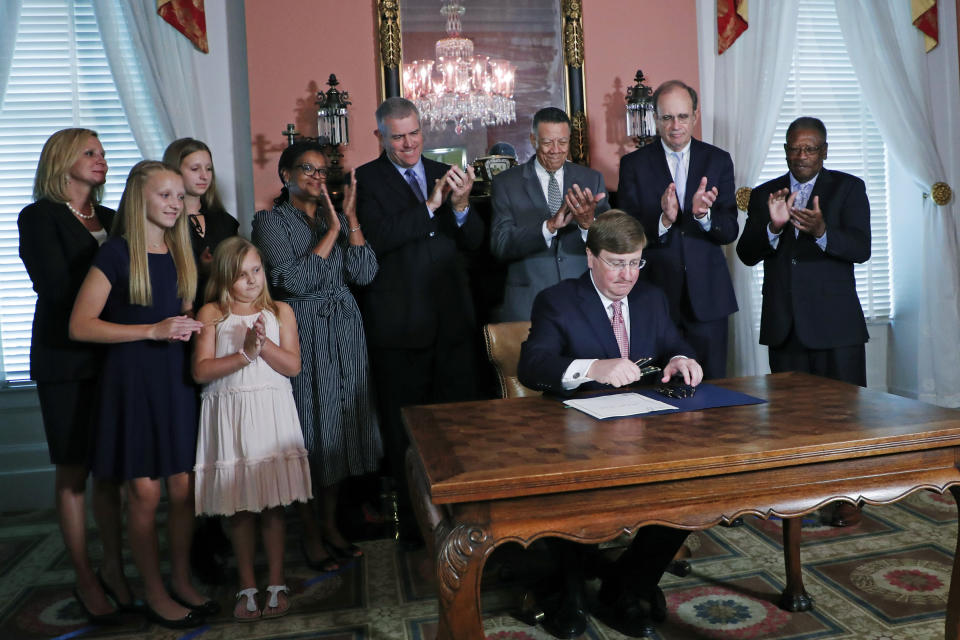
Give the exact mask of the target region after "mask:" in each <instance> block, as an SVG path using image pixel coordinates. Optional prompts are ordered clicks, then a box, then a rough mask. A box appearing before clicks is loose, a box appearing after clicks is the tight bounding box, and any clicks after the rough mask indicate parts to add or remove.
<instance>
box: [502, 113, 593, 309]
mask: <svg viewBox="0 0 960 640" xmlns="http://www.w3.org/2000/svg"><path fill="white" fill-rule="evenodd" d="M570 131H571V127H570V118H568V117H567V114H566V113H565V112H564V111H563V110H561V109H557V108H556V107H547V108H545V109H540V110H539V111H537V113H536V114H535V115H534V116H533V126H532V128H531V133H530V142H531V143H532V144H533V147H534V149H535V150H536V155H535V156H534V157H533V158H531V159H530V160H528V161H527V162H525V163H524V164H522V165H519V166H516V167H513V168H512V169H509V170H507V171H504V172H503V173H501V174H499V175H497V177H496V178H494V180H493V222H492V223H491V229H490V250H491V252H492V253H493V255H494V257H495V258H497V259H498V260H500V261H502V262H506V263H508V264H509V266H508V267H507V279H506V287H505V289H504V296H503V304H502V305H501V306H500V307H499V308H498V309H496V310H495V311H494V318H495V319H496V320H497V321H500V322H509V321H516V320H529V319H530V310H531V308H532V307H533V299H534V298H535V297H536V296H537V294H538V293H540V291H542V290H543V289H545V288H547V287H549V286H550V285H554V284H556V283H558V282H560V281H561V280H563V279H565V278H576V277H578V276H579V275H580V274H582V273H583V272H584V271H586V268H587V262H586V254H585V252H584V248H585V246H586V245H585V244H584V242H585V240H586V237H587V230H588V229H589V228H590V225H591V224H592V223H593V219H594V217H595V216H596V215H597V214H599V213H603V212H604V211H606V210H607V209H609V208H610V205H609V204H608V203H607V198H606V188H605V187H604V184H603V176H602V175H601V174H600V173H599V172H598V171H594V170H593V169H589V168H587V167H583V166H581V165H578V164H574V163H573V162H568V161H567V155H568V153H569V151H570Z"/></svg>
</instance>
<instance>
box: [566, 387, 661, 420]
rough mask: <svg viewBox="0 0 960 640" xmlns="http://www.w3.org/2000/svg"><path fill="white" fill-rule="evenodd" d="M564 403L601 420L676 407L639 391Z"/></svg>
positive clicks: (578, 399)
mask: <svg viewBox="0 0 960 640" xmlns="http://www.w3.org/2000/svg"><path fill="white" fill-rule="evenodd" d="M563 404H565V405H566V406H568V407H573V408H574V409H577V410H579V411H583V412H584V413H586V414H587V415H590V416H593V417H594V418H597V419H599V420H603V419H604V418H622V417H624V416H636V415H640V414H644V413H650V412H651V411H663V410H664V409H676V407H675V406H673V405H670V404H667V403H666V402H660V401H659V400H654V399H653V398H648V397H647V396H643V395H640V394H639V393H615V394H612V395H607V396H596V397H594V398H576V399H573V400H566V401H564V403H563Z"/></svg>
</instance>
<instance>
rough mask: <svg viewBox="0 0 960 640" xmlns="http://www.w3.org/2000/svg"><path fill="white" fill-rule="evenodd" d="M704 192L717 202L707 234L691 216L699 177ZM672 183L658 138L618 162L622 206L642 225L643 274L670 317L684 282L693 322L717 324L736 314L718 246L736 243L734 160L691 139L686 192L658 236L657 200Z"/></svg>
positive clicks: (721, 151) (676, 304)
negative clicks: (670, 221)
mask: <svg viewBox="0 0 960 640" xmlns="http://www.w3.org/2000/svg"><path fill="white" fill-rule="evenodd" d="M703 176H706V177H707V189H711V188H713V187H717V190H718V195H717V200H716V201H715V202H714V203H713V207H711V210H710V231H704V230H703V227H702V226H700V223H699V222H697V221H696V220H695V219H694V218H693V214H692V213H690V211H691V208H692V206H693V205H692V203H693V194H694V193H696V191H697V187H699V186H700V179H701V178H703ZM671 182H673V177H672V176H671V175H670V166H669V165H668V164H667V157H666V154H665V153H664V151H663V145H662V144H661V143H660V139H659V138H657V139H656V140H654V141H653V142H651V143H650V144H648V145H646V146H644V147H641V148H640V149H637V150H636V151H633V152H632V153H628V154H627V155H625V156H624V157H623V158H622V159H621V160H620V186H619V191H618V192H617V195H618V198H619V204H620V208H621V209H623V210H624V211H626V212H628V213H630V214H631V215H633V216H634V217H636V218H637V219H639V220H640V222H642V223H643V229H644V231H645V232H646V234H647V250H646V251H644V254H643V257H644V258H646V259H647V267H646V269H644V270H643V271H642V272H641V277H643V275H644V274H646V277H647V278H648V279H649V280H650V282H652V283H654V284H655V285H657V286H659V287H660V288H661V289H663V291H664V293H666V294H667V299H668V300H669V302H670V311H671V314H672V315H673V317H674V318H675V319H676V318H678V317H679V316H678V309H679V307H680V304H681V301H682V295H683V289H684V280H686V287H687V292H688V294H689V302H690V306H691V308H692V310H693V313H694V316H695V318H696V319H697V320H700V321H704V322H708V321H710V320H719V319H721V318H724V317H726V316H728V315H730V314H731V313H733V312H735V311H736V310H737V299H736V296H734V293H733V282H732V281H731V280H730V271H729V269H727V261H726V258H725V257H724V255H723V250H722V249H721V248H720V247H721V246H722V245H725V244H729V243H731V242H733V241H734V240H736V239H737V233H738V232H739V227H738V225H737V206H736V187H735V186H734V182H733V161H732V160H731V159H730V154H729V153H727V152H726V151H724V150H722V149H719V148H717V147H714V146H713V145H710V144H707V143H705V142H701V141H699V140H691V141H690V168H689V170H688V172H687V190H686V192H685V193H684V202H682V203H681V204H680V214H679V215H678V217H677V221H676V222H675V223H674V224H673V225H672V226H671V227H670V229H669V231H667V233H666V234H665V235H664V236H663V239H662V240H661V239H660V238H659V220H660V214H661V212H662V211H661V207H660V197H661V196H662V195H663V192H664V191H665V190H666V188H667V186H668V185H669V184H670V183H671Z"/></svg>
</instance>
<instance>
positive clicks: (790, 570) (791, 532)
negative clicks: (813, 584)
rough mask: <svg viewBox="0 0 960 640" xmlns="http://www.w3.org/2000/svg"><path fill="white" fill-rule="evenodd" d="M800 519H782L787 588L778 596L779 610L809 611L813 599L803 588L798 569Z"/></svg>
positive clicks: (801, 576)
mask: <svg viewBox="0 0 960 640" xmlns="http://www.w3.org/2000/svg"><path fill="white" fill-rule="evenodd" d="M801 522H802V520H801V519H800V518H784V519H783V560H784V563H785V564H786V568H787V587H786V588H785V589H784V590H783V594H781V596H780V603H779V604H780V608H781V609H783V610H784V611H809V610H810V609H812V608H813V599H812V598H811V597H810V596H809V595H807V591H806V589H804V588H803V573H802V572H801V569H800V524H801Z"/></svg>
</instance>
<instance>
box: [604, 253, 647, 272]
mask: <svg viewBox="0 0 960 640" xmlns="http://www.w3.org/2000/svg"><path fill="white" fill-rule="evenodd" d="M597 257H598V258H600V262H602V263H603V264H605V265H607V267H609V268H610V270H612V271H623V270H624V269H629V270H630V271H640V269H643V266H644V265H645V264H647V261H646V260H645V259H643V258H640V259H639V260H631V261H630V262H627V261H625V260H614V261H612V262H611V261H610V260H607V259H606V258H604V257H602V256H597Z"/></svg>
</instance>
